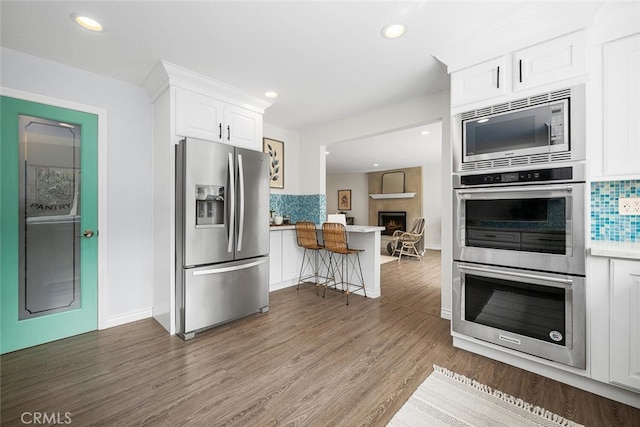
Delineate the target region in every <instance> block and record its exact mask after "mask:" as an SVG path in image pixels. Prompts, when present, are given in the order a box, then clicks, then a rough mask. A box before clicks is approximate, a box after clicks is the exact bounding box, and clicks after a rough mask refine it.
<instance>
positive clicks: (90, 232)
mask: <svg viewBox="0 0 640 427" xmlns="http://www.w3.org/2000/svg"><path fill="white" fill-rule="evenodd" d="M82 235H83V236H84V237H87V238H89V237H93V230H84V233H82Z"/></svg>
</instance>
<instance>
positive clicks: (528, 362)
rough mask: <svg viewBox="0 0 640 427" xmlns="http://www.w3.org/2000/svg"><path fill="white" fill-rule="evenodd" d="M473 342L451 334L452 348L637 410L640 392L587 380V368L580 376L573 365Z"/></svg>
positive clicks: (639, 406) (639, 402)
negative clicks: (565, 366) (561, 364)
mask: <svg viewBox="0 0 640 427" xmlns="http://www.w3.org/2000/svg"><path fill="white" fill-rule="evenodd" d="M475 341H478V340H475V339H473V338H470V339H466V338H461V337H457V336H455V335H454V336H453V346H454V347H457V348H461V349H463V350H467V351H470V352H472V353H476V354H480V355H482V356H485V357H488V358H489V359H493V360H497V361H499V362H503V363H506V364H508V365H511V366H515V367H517V368H520V369H524V370H525V371H529V372H533V373H536V374H538V375H542V376H544V377H547V378H551V379H552V380H555V381H559V382H561V383H564V384H568V385H570V386H573V387H577V388H579V389H582V390H585V391H588V392H590V393H594V394H597V395H599V396H602V397H606V398H607V399H612V400H615V401H616V402H621V403H624V404H625V405H629V406H633V407H634V408H638V409H640V394H638V393H636V392H633V391H630V390H626V389H623V388H620V387H616V386H614V385H611V384H607V383H603V382H601V381H598V380H595V379H591V378H589V377H588V376H587V375H586V373H587V371H585V374H584V375H579V374H577V373H574V372H571V371H570V369H574V368H569V367H567V368H557V367H554V366H551V365H552V364H553V362H548V361H545V360H541V361H540V362H537V361H535V360H532V359H535V358H534V357H533V356H529V355H523V356H516V355H513V354H509V353H507V352H506V351H505V350H503V349H498V348H499V347H498V346H495V345H493V344H489V343H484V342H482V343H480V342H479V341H478V342H475ZM525 357H526V358H525ZM574 370H576V369H574Z"/></svg>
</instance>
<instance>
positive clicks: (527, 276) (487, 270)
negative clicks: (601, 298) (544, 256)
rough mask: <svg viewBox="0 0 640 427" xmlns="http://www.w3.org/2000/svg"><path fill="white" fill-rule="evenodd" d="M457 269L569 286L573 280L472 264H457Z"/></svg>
mask: <svg viewBox="0 0 640 427" xmlns="http://www.w3.org/2000/svg"><path fill="white" fill-rule="evenodd" d="M458 269H459V270H461V271H464V270H469V271H477V272H480V273H494V274H500V275H504V276H512V277H518V278H521V279H533V280H542V281H545V282H552V283H560V284H563V285H569V286H571V285H572V284H573V280H572V279H570V278H568V277H567V278H558V277H549V276H540V275H538V274H530V273H519V272H516V271H503V270H492V269H490V268H482V267H474V266H472V265H459V266H458Z"/></svg>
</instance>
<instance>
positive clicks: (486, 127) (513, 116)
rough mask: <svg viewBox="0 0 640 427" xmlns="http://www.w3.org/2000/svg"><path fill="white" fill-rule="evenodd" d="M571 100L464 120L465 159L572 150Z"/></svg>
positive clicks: (463, 147)
mask: <svg viewBox="0 0 640 427" xmlns="http://www.w3.org/2000/svg"><path fill="white" fill-rule="evenodd" d="M568 117H569V102H568V100H566V99H565V100H561V101H556V102H553V103H549V104H543V105H536V106H534V107H529V108H523V109H520V110H515V111H509V112H506V113H502V114H494V115H491V116H486V117H479V118H474V119H469V120H465V121H463V122H462V150H463V161H464V162H475V161H479V160H490V159H501V158H505V157H515V156H530V155H534V154H547V153H554V152H561V151H568V150H569V127H568V126H565V124H568V123H569V120H568Z"/></svg>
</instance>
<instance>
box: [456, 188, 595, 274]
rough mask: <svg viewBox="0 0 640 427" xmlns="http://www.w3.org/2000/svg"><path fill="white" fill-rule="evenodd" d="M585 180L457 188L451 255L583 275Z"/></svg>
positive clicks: (481, 261)
mask: <svg viewBox="0 0 640 427" xmlns="http://www.w3.org/2000/svg"><path fill="white" fill-rule="evenodd" d="M584 192H585V184H584V183H570V184H546V185H523V186H512V187H482V188H471V189H466V188H463V189H456V190H454V207H453V210H454V220H455V224H454V239H453V259H455V260H457V261H468V262H476V263H481V264H492V265H501V266H506V267H512V266H517V267H518V268H528V269H532V270H541V271H555V272H566V273H569V274H577V275H584V274H585V235H584V234H585V232H584V230H585V228H584V227H585V221H584V209H585V194H584Z"/></svg>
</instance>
